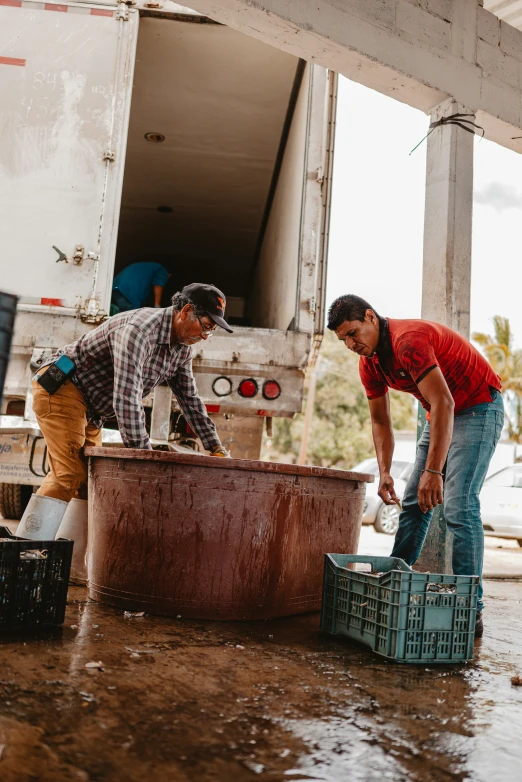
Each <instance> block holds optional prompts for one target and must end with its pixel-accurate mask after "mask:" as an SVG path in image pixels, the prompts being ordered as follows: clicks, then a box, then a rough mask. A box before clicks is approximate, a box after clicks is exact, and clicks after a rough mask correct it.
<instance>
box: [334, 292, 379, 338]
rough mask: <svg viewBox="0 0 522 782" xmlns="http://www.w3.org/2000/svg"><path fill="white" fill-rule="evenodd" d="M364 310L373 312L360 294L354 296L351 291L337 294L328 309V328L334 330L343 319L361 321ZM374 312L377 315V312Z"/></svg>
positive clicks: (363, 316)
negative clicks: (342, 294)
mask: <svg viewBox="0 0 522 782" xmlns="http://www.w3.org/2000/svg"><path fill="white" fill-rule="evenodd" d="M366 310H371V311H372V312H375V310H374V308H373V307H372V305H371V304H368V302H367V301H365V299H361V297H360V296H354V295H353V293H348V294H346V295H345V296H339V298H337V299H336V300H335V301H334V302H333V304H331V305H330V309H329V310H328V328H329V329H330V331H335V330H336V329H338V328H339V326H340V325H341V323H344V321H345V320H360V321H363V320H364V318H365V315H366ZM375 314H376V315H377V317H379V315H378V313H377V312H375Z"/></svg>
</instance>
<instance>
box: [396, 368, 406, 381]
mask: <svg viewBox="0 0 522 782" xmlns="http://www.w3.org/2000/svg"><path fill="white" fill-rule="evenodd" d="M397 374H398V375H399V377H402V379H403V380H406V378H407V377H408V373H407V372H405V370H404V369H398V370H397Z"/></svg>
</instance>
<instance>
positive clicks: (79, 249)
mask: <svg viewBox="0 0 522 782" xmlns="http://www.w3.org/2000/svg"><path fill="white" fill-rule="evenodd" d="M53 250H55V252H57V253H58V258H57V259H56V263H60V261H64V262H65V263H72V264H74V266H81V265H82V263H83V261H84V258H85V248H84V246H83V244H77V245H76V246H75V248H74V253H73V256H72V258H71V259H70V260H69V258H68V257H67V256H66V254H65V253H64V252H63V251H62V250H60V249H59V248H58V247H56V246H55V245H54V244H53ZM87 258H88V260H89V261H99V260H100V256H99V255H98V253H93V252H90V253H87Z"/></svg>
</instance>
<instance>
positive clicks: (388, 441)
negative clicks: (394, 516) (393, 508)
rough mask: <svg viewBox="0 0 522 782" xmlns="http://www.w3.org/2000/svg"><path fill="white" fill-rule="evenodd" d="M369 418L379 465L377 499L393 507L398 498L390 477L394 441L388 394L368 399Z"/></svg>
mask: <svg viewBox="0 0 522 782" xmlns="http://www.w3.org/2000/svg"><path fill="white" fill-rule="evenodd" d="M369 405H370V416H371V419H372V435H373V442H374V445H375V453H376V454H377V461H378V463H379V474H380V478H379V492H378V494H379V497H380V498H381V500H382V501H383V502H384V503H385V504H386V505H395V504H396V503H397V502H398V497H397V495H396V494H395V489H394V486H393V478H392V477H391V474H390V470H391V463H392V458H393V449H394V446H395V440H394V437H393V429H392V422H391V416H390V399H389V396H388V394H385V395H384V396H381V397H379V398H378V399H370V400H369Z"/></svg>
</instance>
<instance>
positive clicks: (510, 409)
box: [472, 315, 522, 443]
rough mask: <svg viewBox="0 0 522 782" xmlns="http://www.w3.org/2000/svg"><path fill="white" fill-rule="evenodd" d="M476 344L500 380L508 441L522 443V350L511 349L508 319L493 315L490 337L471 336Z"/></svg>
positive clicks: (511, 334) (480, 333)
mask: <svg viewBox="0 0 522 782" xmlns="http://www.w3.org/2000/svg"><path fill="white" fill-rule="evenodd" d="M472 339H473V340H474V341H475V342H477V343H478V344H479V345H480V347H481V348H482V350H483V351H484V355H485V356H486V358H487V359H488V361H489V363H490V364H491V366H492V367H493V369H494V370H495V372H496V373H497V375H499V377H500V379H501V380H502V389H503V391H504V396H505V398H506V402H507V404H506V423H507V427H508V432H509V438H510V440H513V442H515V443H521V442H522V350H516V349H515V348H514V347H513V333H512V331H511V325H510V323H509V318H502V317H501V316H500V315H495V317H494V318H493V336H491V335H490V334H483V333H482V332H475V333H474V334H473V335H472Z"/></svg>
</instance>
